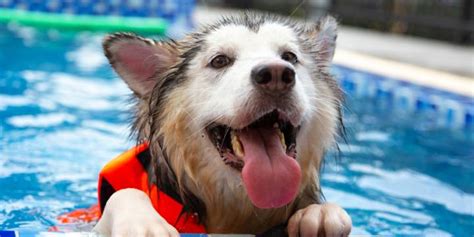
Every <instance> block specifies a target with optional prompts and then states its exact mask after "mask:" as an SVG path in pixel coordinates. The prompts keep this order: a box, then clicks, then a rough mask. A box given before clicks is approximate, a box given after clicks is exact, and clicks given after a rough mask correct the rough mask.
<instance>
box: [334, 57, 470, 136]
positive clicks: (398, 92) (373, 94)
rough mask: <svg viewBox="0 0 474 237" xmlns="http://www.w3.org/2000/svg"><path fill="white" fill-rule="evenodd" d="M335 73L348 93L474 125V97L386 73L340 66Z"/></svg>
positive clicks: (443, 121)
mask: <svg viewBox="0 0 474 237" xmlns="http://www.w3.org/2000/svg"><path fill="white" fill-rule="evenodd" d="M333 73H334V74H335V76H336V78H337V79H338V80H339V82H340V85H341V87H342V88H343V90H344V91H345V93H346V96H353V97H367V98H376V99H377V100H378V101H384V102H386V103H387V104H388V106H390V107H391V108H392V109H398V110H404V111H405V112H412V113H407V114H408V115H410V114H411V115H412V114H413V113H416V112H421V113H431V115H432V116H436V117H437V122H436V123H437V124H438V125H439V126H445V127H449V128H453V129H463V128H472V127H473V123H474V100H473V98H471V97H468V96H464V95H459V94H455V93H451V92H448V91H443V90H439V89H434V88H430V87H425V86H420V85H415V84H413V83H409V82H407V81H402V80H399V79H396V78H390V77H387V76H384V75H379V74H374V73H369V72H366V71H362V70H358V69H355V68H349V67H346V66H342V65H336V66H335V68H334V70H333Z"/></svg>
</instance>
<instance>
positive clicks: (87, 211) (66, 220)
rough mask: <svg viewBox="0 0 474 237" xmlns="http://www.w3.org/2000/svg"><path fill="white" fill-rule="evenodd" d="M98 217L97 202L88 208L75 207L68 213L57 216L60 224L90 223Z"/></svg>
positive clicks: (98, 208)
mask: <svg viewBox="0 0 474 237" xmlns="http://www.w3.org/2000/svg"><path fill="white" fill-rule="evenodd" d="M99 218H100V207H99V204H96V205H93V206H91V207H89V208H83V209H77V210H74V211H72V212H69V213H65V214H62V215H60V216H58V218H57V219H58V221H59V222H60V223H61V224H75V223H90V222H93V221H98V220H99Z"/></svg>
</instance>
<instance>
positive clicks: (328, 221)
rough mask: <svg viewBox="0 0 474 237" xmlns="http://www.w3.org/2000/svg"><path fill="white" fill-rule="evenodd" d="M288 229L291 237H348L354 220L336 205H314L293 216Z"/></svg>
mask: <svg viewBox="0 0 474 237" xmlns="http://www.w3.org/2000/svg"><path fill="white" fill-rule="evenodd" d="M287 228H288V235H289V236H290V237H298V236H302V237H307V236H308V237H309V236H311V237H312V236H338V237H339V236H348V235H349V233H350V232H351V228H352V220H351V218H350V217H349V215H348V214H347V212H346V211H344V209H342V208H341V207H339V206H337V205H335V204H331V203H325V204H312V205H309V206H307V207H306V208H303V209H300V210H298V211H297V212H296V213H295V214H293V216H292V217H291V218H290V220H289V222H288V227H287Z"/></svg>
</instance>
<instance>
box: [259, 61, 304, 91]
mask: <svg viewBox="0 0 474 237" xmlns="http://www.w3.org/2000/svg"><path fill="white" fill-rule="evenodd" d="M251 79H252V82H253V83H254V85H256V86H257V88H260V89H262V90H264V91H266V92H270V93H272V94H282V93H285V92H288V91H289V90H290V89H291V88H292V87H293V86H294V85H295V71H294V70H293V69H292V68H290V67H289V66H287V65H284V64H266V65H259V66H256V67H254V68H253V69H252V72H251Z"/></svg>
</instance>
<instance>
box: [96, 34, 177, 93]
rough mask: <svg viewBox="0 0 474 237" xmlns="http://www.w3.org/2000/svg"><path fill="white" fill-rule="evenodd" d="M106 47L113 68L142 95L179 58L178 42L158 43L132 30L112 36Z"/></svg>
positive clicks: (131, 87) (107, 39)
mask: <svg viewBox="0 0 474 237" xmlns="http://www.w3.org/2000/svg"><path fill="white" fill-rule="evenodd" d="M102 46H103V48H104V52H105V56H106V57H107V58H108V59H109V62H110V64H111V65H112V67H113V68H114V69H115V71H116V72H117V73H118V74H119V75H120V77H121V78H122V79H123V80H124V81H125V82H126V83H127V84H128V86H129V87H130V89H132V91H133V92H135V94H136V95H137V96H139V97H141V96H143V95H145V94H147V93H149V92H150V91H151V90H152V89H153V87H154V86H155V84H156V83H157V80H159V79H160V76H161V75H162V74H163V73H164V72H166V71H167V70H168V69H169V68H170V67H171V66H172V65H173V64H175V63H176V61H177V60H178V50H177V48H176V44H175V43H174V42H156V41H154V40H151V39H145V38H142V37H139V36H136V35H133V34H128V33H116V34H112V35H108V36H106V37H105V38H104V41H103V44H102Z"/></svg>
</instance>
